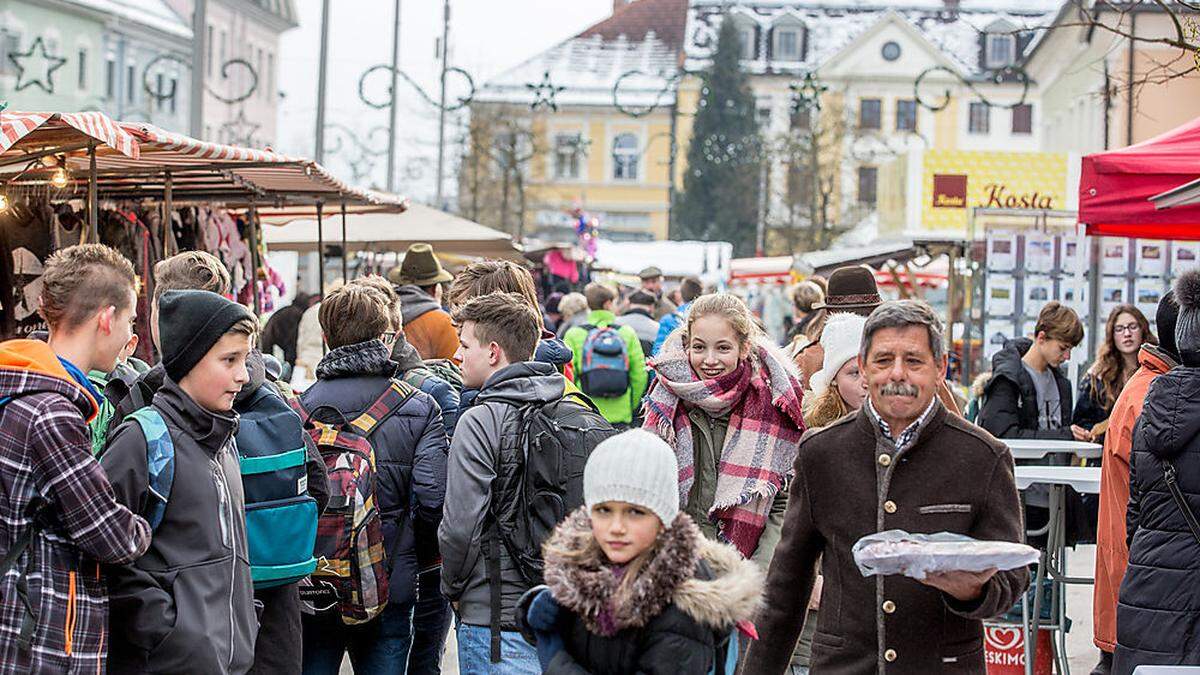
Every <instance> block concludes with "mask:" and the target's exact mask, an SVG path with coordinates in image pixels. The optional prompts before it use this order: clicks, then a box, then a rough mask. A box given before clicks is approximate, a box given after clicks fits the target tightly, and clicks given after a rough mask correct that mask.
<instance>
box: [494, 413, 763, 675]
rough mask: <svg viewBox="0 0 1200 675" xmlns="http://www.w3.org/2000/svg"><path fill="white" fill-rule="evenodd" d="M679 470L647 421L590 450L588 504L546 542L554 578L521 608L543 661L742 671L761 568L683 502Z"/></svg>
mask: <svg viewBox="0 0 1200 675" xmlns="http://www.w3.org/2000/svg"><path fill="white" fill-rule="evenodd" d="M678 471H679V467H678V465H677V463H676V460H675V453H674V451H672V450H671V448H670V446H668V445H667V444H666V442H664V441H663V440H662V439H660V438H658V437H657V436H655V435H654V434H651V433H648V432H646V431H642V430H640V429H634V430H632V431H626V432H625V433H623V434H619V435H617V436H613V437H612V438H609V439H607V440H605V441H604V442H602V443H601V444H600V445H598V446H596V449H595V450H594V451H592V454H591V456H590V457H588V462H587V467H586V469H584V474H583V497H584V506H582V507H580V508H579V510H577V511H576V512H575V513H573V514H572V515H570V516H568V517H567V519H566V520H565V521H563V522H562V523H561V524H560V525H559V526H558V528H557V529H556V530H555V531H554V534H553V535H551V537H550V538H549V540H548V541H547V542H546V544H545V546H544V547H543V548H544V554H545V565H546V566H545V578H546V586H538V587H535V588H533V589H531V590H530V591H529V592H527V593H526V594H525V596H524V597H522V598H521V601H520V602H519V603H518V607H517V620H518V623H519V624H521V625H522V630H523V631H524V632H526V634H527V636H528V637H527V639H530V640H531V641H532V642H534V643H535V644H536V646H537V650H538V658H539V660H541V663H542V668H543V672H546V673H579V672H587V673H592V674H593V675H608V674H612V675H617V674H623V673H633V672H639V673H681V674H684V675H689V674H694V675H705V674H707V673H710V672H716V673H732V672H733V667H734V665H735V663H736V657H737V643H738V641H737V640H736V639H731V638H732V637H733V631H734V627H735V626H737V627H738V628H740V629H742V630H743V631H744V632H746V633H748V634H752V633H753V626H752V625H751V624H749V619H750V617H751V616H753V615H754V613H755V611H756V610H757V608H758V605H759V601H760V598H761V592H762V572H761V571H760V570H759V569H758V567H757V566H756V565H755V564H754V563H752V562H750V561H747V560H744V559H743V558H742V556H741V555H739V554H738V552H737V550H735V549H734V548H733V547H732V546H729V545H727V544H722V543H718V542H715V541H711V540H709V539H706V538H705V537H704V536H703V535H702V534H700V530H699V528H697V527H696V524H695V523H694V522H692V519H691V517H689V516H688V515H687V514H686V513H683V512H681V511H680V510H679V490H678V477H677V476H678Z"/></svg>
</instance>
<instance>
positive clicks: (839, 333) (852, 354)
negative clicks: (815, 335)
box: [809, 312, 867, 394]
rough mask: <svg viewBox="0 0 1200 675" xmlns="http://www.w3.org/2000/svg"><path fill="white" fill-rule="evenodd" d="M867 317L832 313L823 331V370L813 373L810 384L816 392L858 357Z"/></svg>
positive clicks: (822, 389) (819, 392)
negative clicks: (848, 362) (851, 360)
mask: <svg viewBox="0 0 1200 675" xmlns="http://www.w3.org/2000/svg"><path fill="white" fill-rule="evenodd" d="M866 323H867V319H866V317H862V316H859V315H857V314H850V313H848V312H839V313H837V314H831V315H830V316H829V319H828V320H827V321H826V322H825V328H824V329H823V330H822V331H821V346H822V347H823V348H824V349H825V360H824V361H822V362H821V370H819V371H818V372H816V373H813V376H812V378H810V379H809V386H811V387H812V390H813V393H814V394H821V393H822V392H824V391H825V389H826V388H828V387H829V384H830V383H831V382H833V378H835V377H837V372H838V371H839V370H841V369H842V366H844V365H846V362H847V361H849V360H850V359H853V358H856V357H857V356H858V352H859V350H860V349H861V347H862V339H863V326H864V325H866Z"/></svg>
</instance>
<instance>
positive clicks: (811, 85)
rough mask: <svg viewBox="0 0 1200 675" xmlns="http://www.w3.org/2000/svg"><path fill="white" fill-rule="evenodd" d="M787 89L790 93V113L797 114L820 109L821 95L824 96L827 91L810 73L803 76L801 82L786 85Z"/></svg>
mask: <svg viewBox="0 0 1200 675" xmlns="http://www.w3.org/2000/svg"><path fill="white" fill-rule="evenodd" d="M788 89H790V90H791V91H792V113H793V114H795V113H799V112H800V111H802V110H809V109H812V108H815V109H817V110H820V109H821V94H824V93H825V91H826V90H828V89H829V87H827V86H826V85H824V84H821V82H820V81H819V80H818V79H817V78H816V77H813V74H812V73H811V72H808V73H805V74H804V81H803V82H793V83H791V84H790V85H788Z"/></svg>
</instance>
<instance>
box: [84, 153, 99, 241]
mask: <svg viewBox="0 0 1200 675" xmlns="http://www.w3.org/2000/svg"><path fill="white" fill-rule="evenodd" d="M96 190H97V188H96V142H95V141H88V203H87V209H88V236H89V237H93V238H94V239H93V240H94V241H95V242H96V243H100V226H99V224H98V223H97V221H98V220H99V218H100V216H99V212H98V206H97V204H96V199H97V194H96Z"/></svg>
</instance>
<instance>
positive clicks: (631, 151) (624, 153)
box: [612, 134, 638, 180]
mask: <svg viewBox="0 0 1200 675" xmlns="http://www.w3.org/2000/svg"><path fill="white" fill-rule="evenodd" d="M612 158H613V180H637V177H638V139H637V136H634V135H633V134H621V135H619V136H617V137H616V138H614V139H613V150H612Z"/></svg>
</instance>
